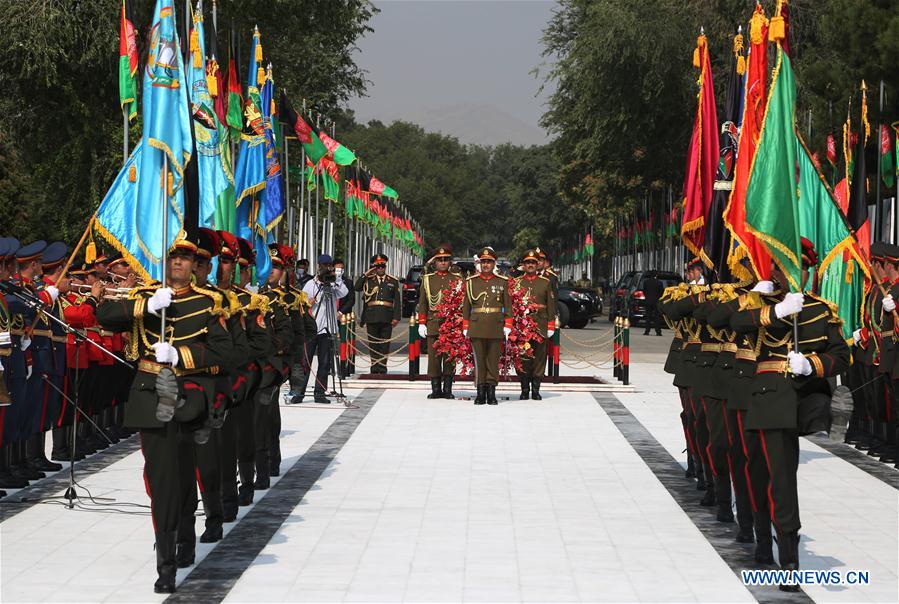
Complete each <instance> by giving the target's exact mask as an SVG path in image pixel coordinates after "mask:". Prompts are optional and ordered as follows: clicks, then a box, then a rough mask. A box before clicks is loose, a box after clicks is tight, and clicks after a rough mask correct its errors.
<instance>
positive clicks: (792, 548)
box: [777, 533, 799, 591]
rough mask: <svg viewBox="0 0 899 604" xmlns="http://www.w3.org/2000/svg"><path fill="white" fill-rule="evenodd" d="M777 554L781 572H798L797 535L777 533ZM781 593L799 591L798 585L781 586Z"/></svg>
mask: <svg viewBox="0 0 899 604" xmlns="http://www.w3.org/2000/svg"><path fill="white" fill-rule="evenodd" d="M777 552H778V558H780V567H781V568H782V569H783V570H799V533H778V534H777ZM779 588H780V590H781V591H799V585H796V584H781V585H780V586H779Z"/></svg>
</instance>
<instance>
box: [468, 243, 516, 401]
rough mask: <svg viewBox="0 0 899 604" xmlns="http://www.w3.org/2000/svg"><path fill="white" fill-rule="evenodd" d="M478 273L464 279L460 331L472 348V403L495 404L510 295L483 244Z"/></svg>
mask: <svg viewBox="0 0 899 604" xmlns="http://www.w3.org/2000/svg"><path fill="white" fill-rule="evenodd" d="M478 260H479V261H480V272H479V273H478V274H477V275H472V276H471V277H469V278H468V279H467V280H466V281H465V298H464V299H463V302H462V330H463V331H462V333H463V335H464V336H465V337H466V338H470V339H471V347H472V349H473V350H474V365H475V383H476V384H477V389H478V394H477V398H475V401H474V404H475V405H483V404H484V403H487V404H488V405H496V404H497V400H496V385H497V384H498V383H499V357H500V351H501V349H502V343H503V340H504V339H506V338H508V337H509V334H510V333H511V332H512V297H511V296H510V295H509V283H508V279H507V278H506V277H503V276H502V275H497V274H496V273H494V272H493V269H494V268H495V267H496V252H494V251H493V248H492V247H485V248H483V249H482V250H481V252H480V253H479V254H478Z"/></svg>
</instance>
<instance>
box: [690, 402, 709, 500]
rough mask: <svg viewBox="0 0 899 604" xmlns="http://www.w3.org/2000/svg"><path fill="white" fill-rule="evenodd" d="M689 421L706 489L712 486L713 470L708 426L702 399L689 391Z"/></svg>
mask: <svg viewBox="0 0 899 604" xmlns="http://www.w3.org/2000/svg"><path fill="white" fill-rule="evenodd" d="M689 392H690V394H689V398H690V421H691V423H692V424H693V438H694V440H693V444H694V445H695V446H696V453H697V455H698V458H697V459H698V461H699V462H700V463H701V464H702V472H703V474H704V475H705V480H706V484H707V485H708V487H707V488H708V489H712V488H713V486H714V476H715V473H714V470H713V469H712V463H711V457H710V456H709V426H708V422H707V421H706V417H705V408H704V407H703V404H702V397H701V396H699V395H697V394H694V393H693V389H692V388H691V389H690V391H689Z"/></svg>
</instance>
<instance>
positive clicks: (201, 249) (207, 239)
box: [197, 228, 222, 260]
mask: <svg viewBox="0 0 899 604" xmlns="http://www.w3.org/2000/svg"><path fill="white" fill-rule="evenodd" d="M221 247H222V240H221V239H220V238H219V234H218V233H217V232H216V231H213V230H212V229H207V228H201V229H199V231H198V233H197V256H199V257H200V258H205V259H206V260H210V259H212V258H215V257H216V256H218V255H219V250H220V249H221Z"/></svg>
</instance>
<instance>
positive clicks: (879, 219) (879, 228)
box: [874, 80, 884, 241]
mask: <svg viewBox="0 0 899 604" xmlns="http://www.w3.org/2000/svg"><path fill="white" fill-rule="evenodd" d="M883 94H884V90H883V80H880V102H879V103H878V106H877V189H876V193H875V197H874V199H875V200H876V201H877V210H876V212H875V216H877V233H876V234H875V240H876V241H883V204H882V203H881V199H880V195H881V189H880V179H881V178H883V173H882V172H883V167H882V164H883V162H881V161H880V154H881V151H882V149H883V148H882V135H881V133H880V129H881V126H882V124H881V123H880V122H881V121H883Z"/></svg>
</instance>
